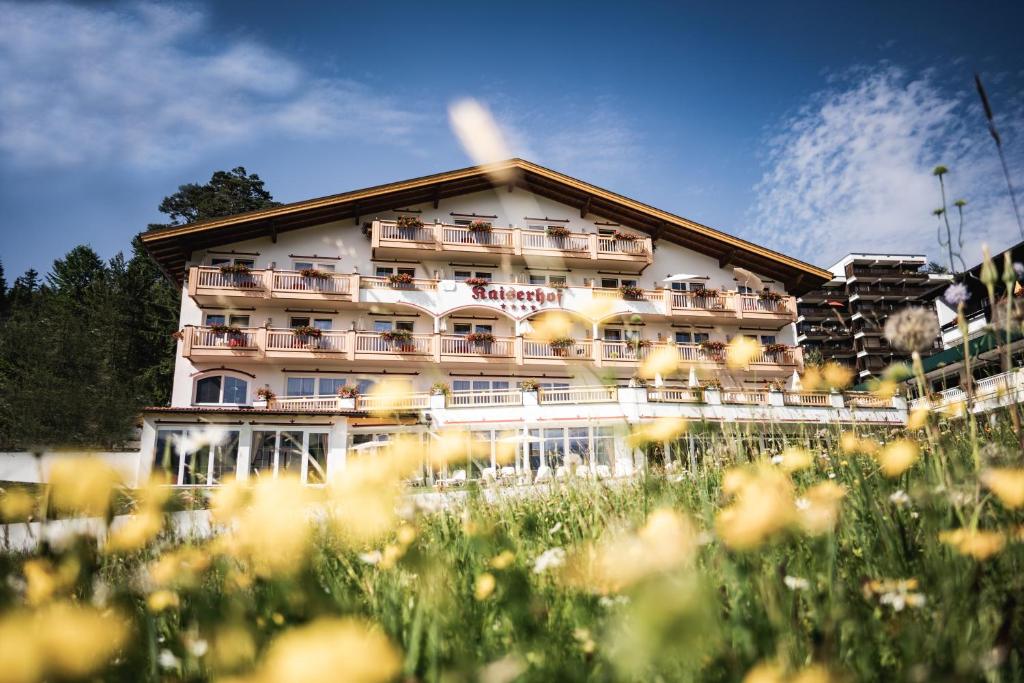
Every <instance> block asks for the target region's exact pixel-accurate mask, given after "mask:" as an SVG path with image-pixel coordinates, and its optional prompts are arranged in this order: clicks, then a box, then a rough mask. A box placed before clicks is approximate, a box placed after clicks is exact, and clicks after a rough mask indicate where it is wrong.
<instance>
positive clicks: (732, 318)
mask: <svg viewBox="0 0 1024 683" xmlns="http://www.w3.org/2000/svg"><path fill="white" fill-rule="evenodd" d="M665 292H666V294H667V295H669V296H670V297H671V315H672V317H674V318H681V319H685V320H689V321H692V322H694V323H710V324H715V323H727V324H728V323H741V324H748V325H753V326H756V327H760V328H765V329H776V330H777V329H781V328H783V327H785V326H786V325H788V324H790V323H791V322H793V321H795V320H796V298H794V297H792V296H783V297H782V298H781V299H778V300H772V299H767V298H764V297H762V296H761V295H759V294H740V293H738V292H718V293H717V294H715V295H714V296H708V295H706V294H703V293H702V292H676V291H672V290H665Z"/></svg>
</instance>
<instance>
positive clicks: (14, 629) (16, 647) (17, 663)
mask: <svg viewBox="0 0 1024 683" xmlns="http://www.w3.org/2000/svg"><path fill="white" fill-rule="evenodd" d="M0 662H3V668H2V671H0V681H4V683H35V682H36V681H38V680H39V679H41V678H42V677H43V671H44V668H43V667H44V653H43V652H42V650H41V648H40V647H39V643H38V642H37V640H36V637H35V634H34V633H33V623H32V618H31V617H30V616H29V615H28V614H26V613H21V612H15V613H7V614H6V615H4V616H2V617H0Z"/></svg>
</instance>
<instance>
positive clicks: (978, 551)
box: [939, 529, 1006, 560]
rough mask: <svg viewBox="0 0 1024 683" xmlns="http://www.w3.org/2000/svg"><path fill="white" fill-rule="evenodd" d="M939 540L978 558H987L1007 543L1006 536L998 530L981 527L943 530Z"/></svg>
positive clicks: (962, 552)
mask: <svg viewBox="0 0 1024 683" xmlns="http://www.w3.org/2000/svg"><path fill="white" fill-rule="evenodd" d="M939 540H940V541H942V542H943V543H946V544H948V545H951V546H953V547H954V548H955V549H956V551H957V552H958V553H960V554H961V555H967V556H968V557H973V558H974V559H976V560H987V559H988V558H990V557H992V556H993V555H995V554H997V553H999V552H1000V551H1001V550H1002V549H1003V546H1005V545H1006V537H1005V536H1004V535H1003V534H1001V533H999V532H998V531H982V530H981V529H956V530H954V531H943V532H942V533H940V534H939Z"/></svg>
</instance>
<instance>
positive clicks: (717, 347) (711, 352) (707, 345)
mask: <svg viewBox="0 0 1024 683" xmlns="http://www.w3.org/2000/svg"><path fill="white" fill-rule="evenodd" d="M700 350H701V352H703V354H704V355H705V356H706V357H707V358H708V359H710V360H714V361H721V360H722V358H723V357H724V355H725V342H720V341H711V340H708V341H702V342H701V343H700Z"/></svg>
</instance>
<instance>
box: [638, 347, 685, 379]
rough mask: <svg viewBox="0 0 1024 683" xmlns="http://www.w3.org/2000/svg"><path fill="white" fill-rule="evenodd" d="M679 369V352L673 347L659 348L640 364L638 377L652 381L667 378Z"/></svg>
mask: <svg viewBox="0 0 1024 683" xmlns="http://www.w3.org/2000/svg"><path fill="white" fill-rule="evenodd" d="M678 369H679V351H678V349H676V348H675V347H674V346H659V347H658V348H656V349H654V351H652V352H651V353H649V354H648V355H647V357H646V358H644V360H643V363H641V364H640V376H641V377H644V378H646V379H654V378H655V377H656V376H658V375H660V376H662V377H667V376H669V375H671V374H672V373H674V372H675V371H676V370H678Z"/></svg>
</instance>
